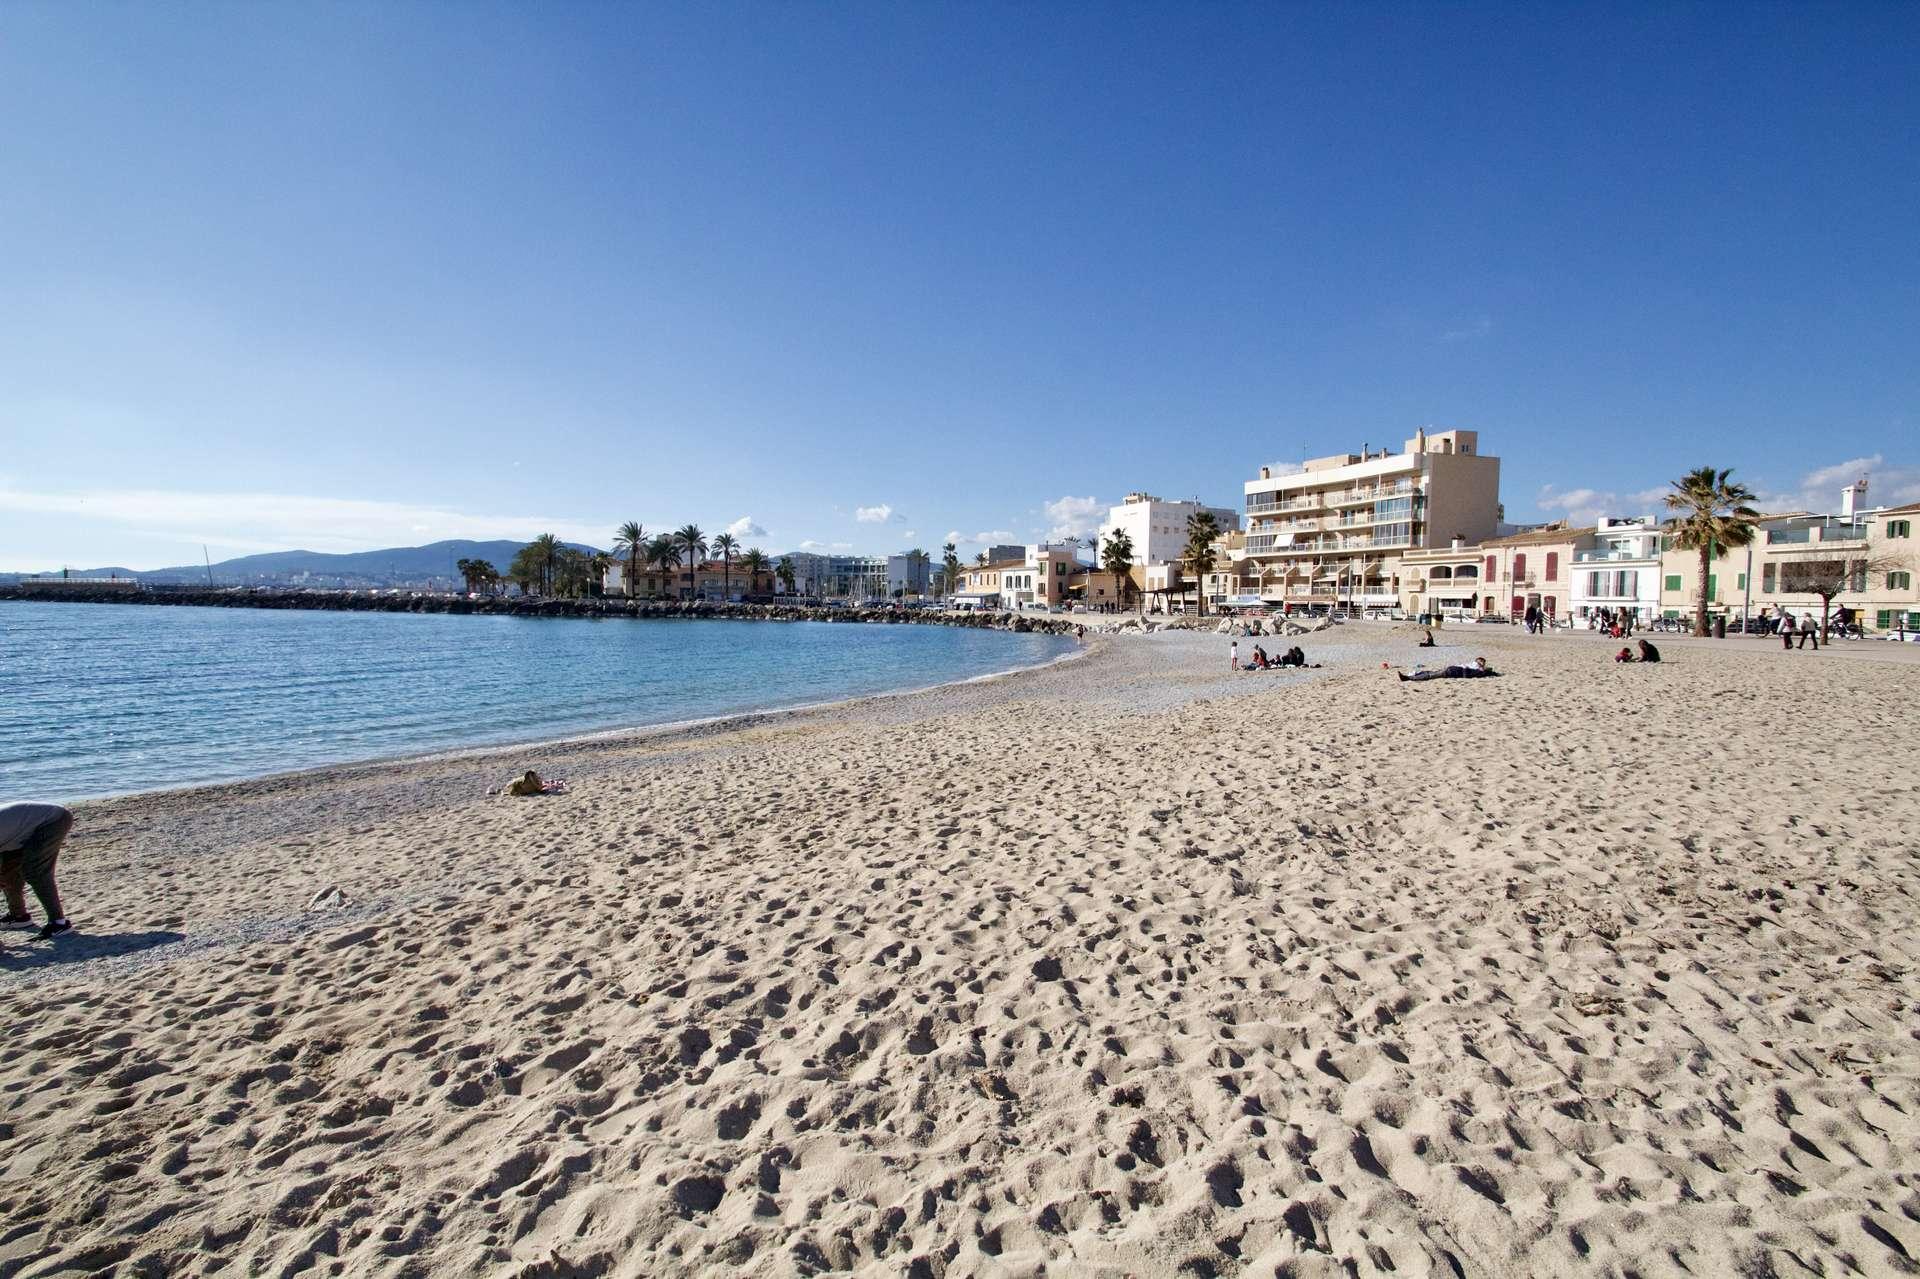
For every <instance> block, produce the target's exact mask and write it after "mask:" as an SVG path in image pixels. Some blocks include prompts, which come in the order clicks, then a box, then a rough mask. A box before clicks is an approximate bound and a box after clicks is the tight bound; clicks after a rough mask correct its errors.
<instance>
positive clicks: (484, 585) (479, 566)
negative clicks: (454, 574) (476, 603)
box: [455, 560, 500, 591]
mask: <svg viewBox="0 0 1920 1279" xmlns="http://www.w3.org/2000/svg"><path fill="white" fill-rule="evenodd" d="M455 567H457V568H458V569H459V570H460V576H462V577H464V578H466V579H467V589H468V590H469V591H490V590H491V589H492V588H493V586H494V584H495V583H497V582H498V581H499V580H500V570H499V569H497V568H495V567H494V566H493V564H492V562H491V561H489V560H461V561H460V563H459V564H457V565H456V566H455Z"/></svg>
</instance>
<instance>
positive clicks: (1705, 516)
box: [1667, 466, 1760, 638]
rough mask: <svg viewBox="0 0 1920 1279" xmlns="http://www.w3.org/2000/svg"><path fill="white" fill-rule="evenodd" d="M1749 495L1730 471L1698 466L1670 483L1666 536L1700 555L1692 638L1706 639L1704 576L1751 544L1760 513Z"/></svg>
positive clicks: (1682, 547)
mask: <svg viewBox="0 0 1920 1279" xmlns="http://www.w3.org/2000/svg"><path fill="white" fill-rule="evenodd" d="M1753 500H1754V496H1753V492H1752V490H1750V489H1748V488H1747V486H1746V485H1744V484H1735V483H1734V482H1733V471H1732V470H1731V469H1728V470H1725V471H1716V470H1714V469H1713V468H1712V467H1711V466H1703V467H1701V468H1700V469H1699V470H1697V471H1689V472H1687V473H1686V474H1685V475H1683V476H1681V477H1680V478H1679V479H1677V480H1675V481H1673V492H1671V493H1669V494H1667V509H1668V510H1670V511H1677V512H1680V514H1677V515H1675V516H1674V517H1673V518H1672V519H1671V520H1669V521H1667V532H1668V535H1669V536H1670V537H1671V538H1672V539H1673V544H1674V545H1675V546H1677V547H1679V548H1680V549H1681V550H1683V551H1698V552H1700V602H1699V604H1698V606H1697V607H1696V608H1695V610H1694V614H1693V633H1694V634H1695V635H1697V636H1701V637H1703V638H1704V637H1705V635H1706V634H1707V603H1708V600H1707V571H1708V569H1710V568H1711V567H1712V566H1713V560H1714V557H1715V556H1719V555H1724V554H1726V553H1727V551H1728V550H1729V549H1731V548H1733V547H1736V546H1746V545H1748V544H1749V543H1751V542H1752V541H1753V537H1754V532H1755V529H1756V527H1757V526H1756V525H1755V523H1754V521H1755V520H1757V519H1758V518H1759V516H1760V513H1759V512H1758V511H1756V510H1754V509H1753V507H1752V506H1751V505H1749V503H1751V502H1752V501H1753Z"/></svg>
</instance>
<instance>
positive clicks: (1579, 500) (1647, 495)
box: [1535, 484, 1667, 528]
mask: <svg viewBox="0 0 1920 1279" xmlns="http://www.w3.org/2000/svg"><path fill="white" fill-rule="evenodd" d="M1666 493H1667V487H1666V485H1664V484H1663V485H1661V486H1660V487H1659V488H1652V489H1642V490H1640V491H1639V492H1637V493H1620V492H1616V491H1615V490H1613V489H1593V488H1579V489H1567V490H1566V491H1565V492H1561V491H1559V490H1557V489H1555V488H1554V486H1553V485H1551V484H1549V485H1547V486H1546V487H1545V488H1543V489H1541V490H1540V496H1539V497H1538V498H1537V499H1535V505H1537V506H1538V507H1539V508H1540V509H1541V510H1542V511H1543V512H1545V513H1546V514H1548V515H1549V516H1552V517H1554V518H1557V519H1564V520H1566V521H1567V523H1568V524H1570V525H1572V526H1573V527H1575V528H1579V527H1582V526H1586V525H1592V524H1594V523H1596V522H1598V521H1599V519H1600V517H1601V516H1602V515H1612V516H1615V517H1619V518H1628V519H1631V518H1634V517H1637V516H1643V515H1651V516H1653V517H1655V518H1656V519H1658V518H1663V517H1664V516H1665V513H1666V502H1665V500H1664V499H1665V497H1666Z"/></svg>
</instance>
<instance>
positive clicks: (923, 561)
mask: <svg viewBox="0 0 1920 1279" xmlns="http://www.w3.org/2000/svg"><path fill="white" fill-rule="evenodd" d="M931 563H933V556H931V555H929V554H927V553H926V552H925V551H924V550H922V549H921V548H920V547H918V546H916V547H914V548H913V549H912V550H911V551H908V552H907V565H908V568H909V570H910V576H911V577H912V578H913V579H914V580H915V581H917V582H920V583H922V585H921V588H920V589H921V590H922V591H923V592H924V591H925V590H926V586H925V582H926V580H927V565H929V564H931Z"/></svg>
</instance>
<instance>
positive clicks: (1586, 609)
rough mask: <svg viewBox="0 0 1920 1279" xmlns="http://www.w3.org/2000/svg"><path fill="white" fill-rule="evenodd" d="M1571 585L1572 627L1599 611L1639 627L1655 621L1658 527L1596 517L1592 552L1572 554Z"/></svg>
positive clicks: (1649, 522)
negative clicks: (1629, 617) (1624, 616)
mask: <svg viewBox="0 0 1920 1279" xmlns="http://www.w3.org/2000/svg"><path fill="white" fill-rule="evenodd" d="M1571 585H1572V588H1573V591H1572V600H1571V603H1572V611H1573V621H1574V624H1575V625H1576V626H1581V625H1585V624H1586V622H1587V621H1588V620H1589V619H1591V618H1592V617H1593V616H1594V615H1595V614H1598V613H1603V612H1604V613H1610V614H1614V615H1616V616H1617V615H1619V614H1622V613H1626V614H1631V615H1632V616H1633V617H1634V618H1636V619H1637V620H1639V621H1641V622H1651V621H1652V620H1653V619H1654V618H1656V617H1658V616H1660V522H1659V521H1658V520H1655V519H1652V518H1647V517H1641V518H1632V519H1622V518H1618V517H1613V516H1602V517H1601V518H1600V522H1599V523H1598V524H1596V525H1595V526H1594V530H1593V547H1592V549H1590V550H1576V551H1575V552H1574V553H1573V579H1572V582H1571Z"/></svg>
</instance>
